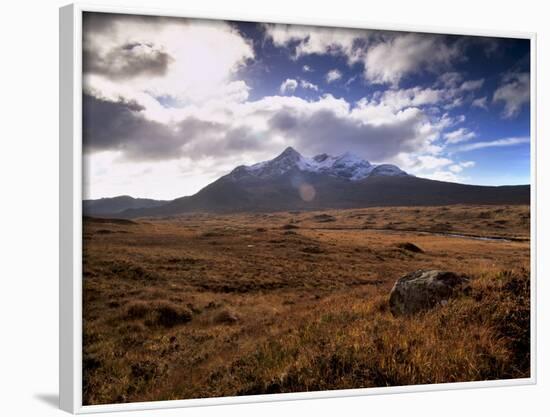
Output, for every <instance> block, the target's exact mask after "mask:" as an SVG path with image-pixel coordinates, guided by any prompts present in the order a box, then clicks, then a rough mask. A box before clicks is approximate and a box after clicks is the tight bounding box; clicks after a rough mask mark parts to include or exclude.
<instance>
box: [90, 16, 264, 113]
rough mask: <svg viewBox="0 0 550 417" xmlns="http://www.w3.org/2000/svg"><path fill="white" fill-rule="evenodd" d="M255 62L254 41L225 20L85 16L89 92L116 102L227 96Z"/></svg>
mask: <svg viewBox="0 0 550 417" xmlns="http://www.w3.org/2000/svg"><path fill="white" fill-rule="evenodd" d="M219 45H223V48H220V47H219ZM253 58H254V50H253V48H252V45H251V43H250V42H249V41H248V40H246V39H245V38H243V37H242V36H241V34H240V33H239V32H238V31H237V30H236V29H235V28H233V27H232V26H231V25H230V24H228V23H226V22H223V21H209V20H187V19H180V18H177V19H176V18H156V17H150V16H130V15H115V14H105V13H88V12H86V13H85V14H84V18H83V71H84V79H83V83H84V89H85V90H86V91H88V92H90V91H101V93H102V94H103V95H104V96H105V97H109V98H111V99H113V100H114V99H117V98H118V97H125V98H132V99H136V100H137V99H138V96H139V95H140V94H148V95H150V96H152V97H160V96H170V97H172V98H173V99H174V100H175V101H177V102H181V103H190V102H194V103H198V102H204V101H206V100H211V99H213V98H223V97H224V95H223V94H224V92H225V91H224V90H225V89H226V87H227V85H228V84H230V83H231V82H233V81H234V80H233V77H234V75H235V74H236V72H237V71H238V70H239V68H241V67H242V66H243V65H245V64H246V63H247V62H248V61H250V60H252V59H253ZM243 84H244V83H243ZM243 91H244V90H243ZM130 96H132V97H130ZM241 97H242V94H241Z"/></svg>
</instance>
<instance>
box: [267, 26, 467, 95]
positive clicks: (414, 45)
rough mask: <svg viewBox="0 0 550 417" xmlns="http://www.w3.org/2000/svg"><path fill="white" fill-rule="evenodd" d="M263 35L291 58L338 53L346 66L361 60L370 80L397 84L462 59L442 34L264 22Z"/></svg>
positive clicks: (453, 43) (457, 45) (454, 43)
mask: <svg viewBox="0 0 550 417" xmlns="http://www.w3.org/2000/svg"><path fill="white" fill-rule="evenodd" d="M264 29H265V37H266V38H267V39H270V40H271V41H272V42H273V44H274V45H275V46H277V47H285V48H289V50H290V51H291V57H292V58H293V59H298V58H300V57H302V56H305V55H312V54H317V55H323V54H330V55H342V56H344V57H346V59H347V61H348V63H349V64H350V65H354V64H356V63H361V64H362V65H363V67H364V78H365V79H366V80H368V81H370V82H372V83H377V84H392V85H394V86H396V85H398V84H399V82H400V81H401V79H402V78H404V77H405V76H407V75H409V74H414V73H420V72H422V71H432V72H434V71H436V70H440V69H442V68H443V69H444V68H448V67H450V66H451V63H452V62H454V61H457V60H459V59H462V58H463V56H464V55H463V54H462V48H461V43H460V42H458V41H452V40H451V38H448V37H445V36H443V35H431V34H420V33H399V32H381V31H369V30H359V29H341V28H323V27H308V26H294V25H280V24H275V25H273V24H267V25H264Z"/></svg>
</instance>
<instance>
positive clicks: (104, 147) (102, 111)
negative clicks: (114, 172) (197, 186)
mask: <svg viewBox="0 0 550 417" xmlns="http://www.w3.org/2000/svg"><path fill="white" fill-rule="evenodd" d="M143 110H144V108H143V107H142V106H140V105H139V104H137V103H135V102H128V101H124V100H119V101H110V100H106V99H102V98H97V97H94V96H92V95H90V94H84V96H83V138H84V150H85V152H87V153H94V152H101V151H120V152H122V156H123V157H124V158H125V159H127V160H133V161H144V160H156V161H159V160H171V159H178V158H181V157H189V158H191V159H197V158H201V157H212V156H225V155H227V153H228V152H239V151H245V150H259V149H260V148H262V140H261V139H262V138H260V137H258V135H256V134H254V133H253V132H252V131H251V130H250V129H247V128H244V127H230V126H226V125H224V124H221V123H216V122H210V121H204V120H200V119H197V118H195V117H187V118H185V119H183V120H181V121H180V122H178V123H176V124H172V125H165V124H162V123H159V122H156V121H152V120H148V119H146V118H145V117H144V115H143V114H142V111H143Z"/></svg>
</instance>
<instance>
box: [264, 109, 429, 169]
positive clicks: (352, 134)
mask: <svg viewBox="0 0 550 417" xmlns="http://www.w3.org/2000/svg"><path fill="white" fill-rule="evenodd" d="M420 122H421V119H420V118H415V117H413V118H409V119H406V120H403V121H398V122H395V123H392V124H382V125H379V126H375V125H369V124H364V123H362V122H360V121H357V120H354V119H352V118H349V117H346V118H343V117H339V116H338V115H336V114H335V113H334V112H332V111H329V110H319V111H316V112H314V113H312V114H310V115H309V116H305V117H300V118H299V119H298V117H297V116H295V115H293V114H292V111H291V110H290V109H287V110H283V111H281V112H279V113H278V114H276V115H275V116H274V117H272V118H271V119H270V121H269V124H270V127H271V128H272V129H274V130H276V131H278V132H280V133H281V134H283V135H285V136H286V137H289V138H293V139H294V141H295V145H296V147H298V149H300V150H302V151H303V152H304V153H306V154H311V155H313V154H317V153H323V152H328V153H334V154H338V153H341V152H342V149H345V150H347V151H351V152H356V153H358V154H361V155H362V156H364V157H366V158H369V159H371V160H374V161H384V160H387V159H390V158H392V157H395V156H396V155H397V154H399V153H400V152H414V151H418V150H419V148H421V147H422V146H423V145H425V141H424V140H421V139H419V133H418V126H419V123H420Z"/></svg>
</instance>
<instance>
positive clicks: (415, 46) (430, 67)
mask: <svg viewBox="0 0 550 417" xmlns="http://www.w3.org/2000/svg"><path fill="white" fill-rule="evenodd" d="M461 57H462V54H461V50H460V47H459V45H458V44H457V43H456V42H455V43H449V42H448V41H446V38H445V37H444V36H441V35H426V34H417V33H408V34H405V35H397V36H393V37H391V38H389V39H387V40H386V41H383V42H380V43H378V44H376V45H374V46H372V47H370V48H369V49H368V50H367V51H366V53H365V55H364V58H363V62H364V66H365V72H364V74H365V78H366V79H367V80H369V81H370V82H372V83H377V84H392V85H394V86H396V85H398V84H399V82H400V81H401V79H402V78H404V77H405V76H407V75H409V74H416V73H420V72H422V71H431V72H435V71H436V70H441V69H442V68H448V67H450V66H451V63H452V62H453V61H455V60H458V59H460V58H461Z"/></svg>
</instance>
